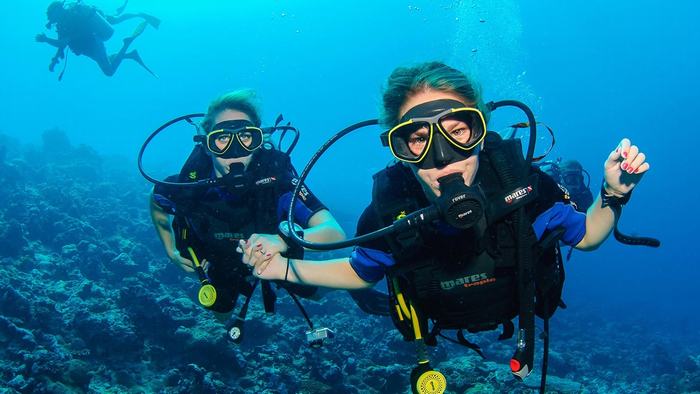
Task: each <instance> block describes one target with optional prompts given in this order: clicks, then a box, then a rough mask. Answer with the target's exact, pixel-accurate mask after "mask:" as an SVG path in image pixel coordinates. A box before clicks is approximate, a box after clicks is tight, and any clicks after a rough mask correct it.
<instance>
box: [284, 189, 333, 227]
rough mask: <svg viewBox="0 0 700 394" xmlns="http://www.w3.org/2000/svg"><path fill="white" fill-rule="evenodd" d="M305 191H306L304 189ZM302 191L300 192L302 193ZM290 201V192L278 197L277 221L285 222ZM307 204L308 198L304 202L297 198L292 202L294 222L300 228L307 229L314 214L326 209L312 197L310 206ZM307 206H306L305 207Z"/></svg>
mask: <svg viewBox="0 0 700 394" xmlns="http://www.w3.org/2000/svg"><path fill="white" fill-rule="evenodd" d="M304 190H306V189H304ZM304 190H302V191H301V192H300V194H301V193H302V192H304ZM291 201H292V192H287V193H284V194H283V195H282V196H280V198H279V200H278V202H277V217H278V218H279V220H287V213H288V210H289V203H290V202H291ZM308 203H309V199H308V196H307V198H306V201H304V200H302V199H301V198H297V199H296V200H295V201H294V208H293V209H294V212H293V216H294V221H295V222H297V223H299V224H300V225H301V226H302V227H308V226H309V220H310V219H311V217H312V216H314V214H315V213H316V212H318V211H320V210H322V209H325V208H326V207H325V206H324V205H323V204H321V202H320V201H318V199H316V198H315V197H314V201H311V204H308ZM307 204H308V205H307Z"/></svg>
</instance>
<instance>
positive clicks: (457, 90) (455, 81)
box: [379, 62, 488, 128]
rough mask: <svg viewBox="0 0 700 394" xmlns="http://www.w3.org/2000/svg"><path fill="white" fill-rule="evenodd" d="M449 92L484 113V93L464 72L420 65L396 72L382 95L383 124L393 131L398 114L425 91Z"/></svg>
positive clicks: (425, 64) (427, 63) (435, 65)
mask: <svg viewBox="0 0 700 394" xmlns="http://www.w3.org/2000/svg"><path fill="white" fill-rule="evenodd" d="M430 89H432V90H439V91H443V92H450V93H454V94H456V95H458V96H460V97H461V98H462V99H464V101H465V104H467V105H468V106H472V107H475V108H477V109H479V110H480V111H481V112H482V113H483V114H484V118H486V120H487V121H488V114H487V113H486V112H485V111H484V109H485V107H484V103H483V102H482V101H481V92H480V91H479V88H478V86H477V85H476V84H475V83H473V82H472V81H471V80H470V79H469V77H467V76H466V75H465V74H464V73H463V72H461V71H459V70H457V69H455V68H452V67H450V66H448V65H446V64H444V63H441V62H426V63H420V64H417V65H415V66H411V67H398V68H396V69H395V70H394V71H393V72H392V73H391V75H389V79H388V80H387V83H386V87H385V89H384V93H383V95H382V109H381V115H380V119H379V120H380V123H381V124H382V126H384V127H387V128H390V127H393V126H396V124H398V121H399V110H400V108H401V106H402V105H403V104H404V103H405V102H406V99H407V98H408V97H409V96H412V95H414V94H416V93H418V92H420V91H423V90H430Z"/></svg>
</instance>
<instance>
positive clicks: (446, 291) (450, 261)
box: [373, 134, 564, 344]
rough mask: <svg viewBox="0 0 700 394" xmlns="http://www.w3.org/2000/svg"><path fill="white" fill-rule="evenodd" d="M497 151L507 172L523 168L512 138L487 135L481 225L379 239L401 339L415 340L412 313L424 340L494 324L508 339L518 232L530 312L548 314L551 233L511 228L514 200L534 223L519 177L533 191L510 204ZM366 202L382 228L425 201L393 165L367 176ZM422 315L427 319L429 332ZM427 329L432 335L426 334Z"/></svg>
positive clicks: (558, 284) (556, 284)
mask: <svg viewBox="0 0 700 394" xmlns="http://www.w3.org/2000/svg"><path fill="white" fill-rule="evenodd" d="M497 149H498V150H500V151H499V154H501V155H502V156H503V155H505V156H503V157H507V158H509V159H508V160H507V163H509V164H508V165H510V166H512V167H513V168H511V169H510V170H514V169H517V168H518V167H517V166H519V165H525V164H524V163H525V161H524V159H523V158H522V153H521V152H522V151H521V148H520V144H519V141H514V140H505V141H504V140H501V139H500V137H498V136H497V135H496V134H491V135H490V136H489V138H487V140H486V146H485V149H484V150H483V151H482V152H481V153H480V156H479V171H478V174H477V182H478V184H479V185H480V187H481V190H482V192H483V193H484V195H485V197H486V201H488V203H489V206H488V207H486V211H487V214H486V219H485V221H484V223H482V224H481V225H477V226H475V228H472V229H469V230H457V229H453V228H448V227H447V225H435V226H432V227H428V226H425V227H423V228H421V229H420V230H418V231H416V232H412V233H403V234H393V235H390V236H388V237H386V238H385V239H386V240H387V242H388V244H389V247H390V249H391V252H392V255H393V257H394V259H395V261H396V264H395V265H394V267H392V268H391V269H390V270H389V271H388V272H387V283H388V286H389V293H390V295H391V297H392V299H393V302H394V308H392V319H393V321H394V324H395V326H396V327H397V328H398V329H399V331H400V332H401V333H402V335H403V336H404V339H406V340H414V339H416V329H415V328H414V327H413V324H412V319H411V313H412V312H413V313H414V314H415V315H417V316H418V318H419V319H418V322H419V324H420V327H419V328H420V330H419V332H422V333H423V336H424V337H425V339H426V343H427V344H435V335H436V334H437V333H438V332H439V330H441V329H467V330H468V331H470V332H478V331H484V330H493V329H496V328H497V327H498V325H499V324H503V325H504V329H505V331H504V334H503V335H502V336H501V339H506V338H508V337H510V336H511V335H512V332H513V325H512V323H511V320H512V319H513V318H514V317H515V316H516V315H518V307H519V302H520V300H519V293H518V265H517V254H516V253H517V250H516V249H517V248H516V245H517V243H516V241H517V237H521V236H522V237H525V238H526V239H528V240H530V241H528V242H530V247H531V248H532V250H533V252H534V256H535V275H534V276H535V277H534V278H531V279H532V280H535V286H536V300H535V312H536V314H537V315H538V316H540V317H543V316H545V315H546V316H547V317H549V316H551V315H552V314H553V313H554V310H555V309H556V307H557V306H558V305H559V300H560V297H561V290H562V286H563V282H564V271H563V266H562V263H561V258H560V257H559V251H558V247H557V240H558V238H557V234H551V235H550V236H549V237H544V238H543V240H542V241H540V242H537V241H536V238H535V235H534V232H532V228H531V226H528V227H527V228H528V229H529V230H530V232H529V234H518V233H517V231H516V229H515V228H514V225H513V212H514V211H515V210H516V209H517V208H518V207H520V206H521V204H525V207H526V212H528V217H529V219H530V220H531V221H530V223H531V222H532V220H534V213H533V212H531V211H532V210H531V209H528V208H529V206H530V205H531V202H532V201H534V199H535V198H536V197H537V190H536V186H537V181H538V180H537V175H536V174H535V175H530V179H528V180H527V181H528V182H527V184H528V185H532V187H533V188H532V189H530V190H529V191H526V193H525V196H524V197H523V196H519V197H520V198H521V200H520V201H515V202H514V197H513V196H509V195H508V192H509V191H507V190H505V189H504V188H503V185H502V180H501V179H500V176H499V173H503V171H501V170H502V169H499V168H497V166H498V165H503V164H502V162H503V160H501V164H496V163H495V161H496V160H493V155H492V154H493V152H495V150H497ZM510 173H517V171H510ZM504 197H505V198H504ZM373 204H374V206H375V210H376V214H377V215H378V217H379V218H380V219H381V222H382V223H383V225H389V224H391V223H392V222H393V221H395V220H396V219H398V218H399V217H401V216H403V215H405V214H407V213H411V212H413V211H416V210H418V209H420V208H423V207H426V206H428V204H429V203H428V201H427V199H426V198H425V194H424V192H423V190H422V188H421V186H420V184H419V182H418V180H417V179H416V178H415V176H414V175H413V173H412V171H411V170H410V169H409V168H407V167H406V166H405V165H403V164H401V163H397V164H395V165H392V166H389V167H387V168H386V169H384V170H382V171H381V172H379V173H378V174H376V175H375V176H374V188H373ZM545 300H546V302H545ZM545 304H546V306H547V308H546V309H547V310H546V311H545V308H544V306H545ZM429 320H431V321H433V323H434V325H433V327H432V330H429V325H428V321H429ZM431 331H432V334H433V335H429V333H430V332H431Z"/></svg>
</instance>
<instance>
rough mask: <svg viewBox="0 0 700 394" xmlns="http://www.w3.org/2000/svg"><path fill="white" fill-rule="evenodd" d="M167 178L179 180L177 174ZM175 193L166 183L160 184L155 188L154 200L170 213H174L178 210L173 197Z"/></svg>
mask: <svg viewBox="0 0 700 394" xmlns="http://www.w3.org/2000/svg"><path fill="white" fill-rule="evenodd" d="M165 180H166V181H167V182H177V175H171V176H169V177H167V178H165ZM173 194H174V192H173V190H171V188H170V187H168V186H166V185H161V184H158V185H156V186H155V187H154V188H153V201H154V202H155V203H156V205H158V206H159V207H161V208H162V209H163V210H164V211H165V213H167V214H169V215H174V214H175V210H176V206H175V202H174V201H173V200H172V199H171V197H172V195H173Z"/></svg>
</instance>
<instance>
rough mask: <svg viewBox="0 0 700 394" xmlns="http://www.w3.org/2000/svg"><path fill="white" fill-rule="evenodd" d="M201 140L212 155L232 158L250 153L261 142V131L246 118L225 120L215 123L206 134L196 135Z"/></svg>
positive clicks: (258, 146) (260, 144)
mask: <svg viewBox="0 0 700 394" xmlns="http://www.w3.org/2000/svg"><path fill="white" fill-rule="evenodd" d="M195 141H196V142H201V143H203V144H204V146H206V148H207V149H208V150H209V152H211V153H212V154H213V155H215V156H218V157H221V158H223V159H233V158H239V157H245V156H248V155H250V154H251V153H252V152H253V151H254V150H256V149H258V148H260V147H261V146H262V144H263V141H264V138H263V131H262V129H261V128H259V127H255V126H254V125H253V124H252V123H251V122H250V121H247V120H243V119H240V120H225V121H223V122H219V123H217V124H216V125H215V126H214V128H213V130H212V131H210V132H209V133H207V135H198V136H196V137H195Z"/></svg>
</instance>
